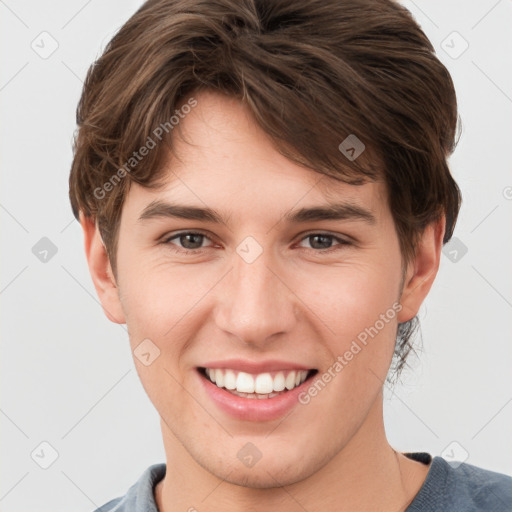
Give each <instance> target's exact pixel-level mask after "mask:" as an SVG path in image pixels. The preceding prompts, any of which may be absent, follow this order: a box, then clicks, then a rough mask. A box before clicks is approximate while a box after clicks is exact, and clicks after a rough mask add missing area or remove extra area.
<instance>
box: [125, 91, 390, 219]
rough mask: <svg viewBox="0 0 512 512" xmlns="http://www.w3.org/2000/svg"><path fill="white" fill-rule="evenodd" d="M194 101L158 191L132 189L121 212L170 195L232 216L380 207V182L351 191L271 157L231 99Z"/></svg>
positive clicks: (272, 149) (264, 137)
mask: <svg viewBox="0 0 512 512" xmlns="http://www.w3.org/2000/svg"><path fill="white" fill-rule="evenodd" d="M195 98H196V100H197V106H196V107H195V108H194V109H193V110H191V111H190V113H188V114H187V115H186V116H184V117H183V118H182V119H181V120H180V123H179V125H178V126H177V127H176V130H175V131H174V132H173V149H172V152H168V153H167V158H166V162H165V175H166V176H165V179H164V181H163V185H162V186H161V187H160V188H157V189H148V188H144V187H141V186H140V185H137V184H133V183H132V185H131V187H130V191H129V193H128V197H127V199H126V202H125V206H126V203H129V204H130V207H131V206H133V205H134V206H136V207H137V208H138V209H139V210H141V209H143V208H144V207H145V206H147V204H148V203H149V202H151V201H154V200H155V199H156V198H165V197H167V198H169V197H172V198H173V199H179V200H180V201H181V202H182V203H184V202H186V203H191V204H195V205H201V204H202V205H203V206H204V205H208V206H212V207H213V206H214V207H215V208H216V209H217V207H218V208H222V207H224V208H225V211H228V210H229V211H235V210H236V211H237V212H239V213H241V212H242V210H247V211H248V212H250V210H251V209H252V210H253V211H254V208H255V207H259V208H261V209H262V210H265V211H267V212H270V211H274V212H282V211H283V210H287V209H290V208H292V207H294V206H296V207H298V206H308V205H313V204H315V205H316V204H319V203H323V204H325V203H326V202H338V201H339V200H340V199H343V200H344V201H349V202H351V203H353V204H361V205H362V204H364V205H365V206H366V208H367V209H370V210H371V211H373V212H375V213H376V214H377V213H378V211H379V210H380V209H381V208H382V207H385V203H386V200H385V197H386V194H385V187H384V184H383V183H382V182H368V183H365V184H363V185H351V184H348V183H344V182H342V181H340V180H337V179H334V178H332V177H330V176H327V175H325V174H322V173H320V172H316V171H315V170H313V169H310V168H306V167H303V166H301V165H299V164H297V163H296V162H293V161H291V160H290V159H288V158H286V157H285V156H283V155H282V154H281V153H280V152H279V151H278V149H277V147H276V145H275V143H274V142H273V140H272V139H271V138H270V137H269V136H268V134H266V133H265V132H264V131H263V130H262V129H261V128H260V127H259V126H258V124H257V123H256V122H255V120H254V119H253V117H252V115H251V114H250V112H249V111H248V109H247V108H246V107H245V106H244V105H242V104H241V103H240V102H239V101H238V100H236V99H234V98H229V97H226V96H224V95H220V94H216V93H213V92H210V91H204V92H201V93H199V94H197V95H196V96H195ZM343 158H344V156H343V155H342V154H341V152H340V161H341V160H342V159H343Z"/></svg>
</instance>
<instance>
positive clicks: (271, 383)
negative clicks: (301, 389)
mask: <svg viewBox="0 0 512 512" xmlns="http://www.w3.org/2000/svg"><path fill="white" fill-rule="evenodd" d="M198 371H199V373H200V374H201V376H202V377H203V378H205V379H207V380H209V381H210V382H211V383H213V384H215V385H216V386H217V387H219V388H222V389H224V390H226V391H228V392H229V393H231V394H233V395H236V396H239V397H242V398H255V399H266V398H274V397H277V396H280V395H283V394H285V393H287V392H288V391H291V390H292V389H294V388H296V387H298V386H300V385H301V384H303V383H304V382H306V381H307V380H309V379H311V378H312V377H313V376H314V375H315V374H316V373H318V370H316V369H311V370H281V371H274V372H264V373H258V374H251V373H246V372H241V371H238V370H231V369H227V368H222V369H221V368H202V367H199V368H198Z"/></svg>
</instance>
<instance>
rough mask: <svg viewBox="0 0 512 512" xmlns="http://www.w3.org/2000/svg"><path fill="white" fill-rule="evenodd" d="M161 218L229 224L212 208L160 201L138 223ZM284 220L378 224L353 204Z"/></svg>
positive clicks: (300, 212)
mask: <svg viewBox="0 0 512 512" xmlns="http://www.w3.org/2000/svg"><path fill="white" fill-rule="evenodd" d="M161 217H164V218H166V217H170V218H178V219H186V220H198V221H204V222H212V223H215V224H226V225H227V224H228V223H227V221H226V219H224V218H223V216H222V215H221V214H220V213H219V212H217V211H216V210H213V209H211V208H201V207H197V206H186V205H180V204H171V203H168V202H164V201H159V200H155V201H152V202H151V203H150V204H149V205H148V206H146V208H144V210H143V211H142V213H141V214H140V216H139V219H138V222H141V221H145V220H149V219H154V218H161ZM283 218H284V220H285V221H286V222H288V223H290V224H299V223H306V222H318V221H323V220H360V221H363V222H366V223H368V224H372V225H374V224H376V222H377V220H376V218H375V216H374V215H373V213H371V212H370V211H369V210H366V209H365V208H363V207H362V206H359V205H357V204H353V203H336V204H328V205H326V206H315V207H310V208H301V209H300V210H293V211H290V212H288V213H286V214H285V215H284V216H283Z"/></svg>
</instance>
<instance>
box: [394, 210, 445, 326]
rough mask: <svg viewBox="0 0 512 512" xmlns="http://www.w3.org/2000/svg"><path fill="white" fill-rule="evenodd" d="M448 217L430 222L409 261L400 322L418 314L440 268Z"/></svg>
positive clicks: (399, 316) (401, 301)
mask: <svg viewBox="0 0 512 512" xmlns="http://www.w3.org/2000/svg"><path fill="white" fill-rule="evenodd" d="M445 227H446V219H445V217H444V216H442V217H441V218H440V219H439V220H438V221H435V222H432V223H431V224H429V225H428V226H427V227H426V228H425V230H424V231H423V233H422V235H421V237H420V240H419V242H418V246H417V248H416V254H415V256H414V258H413V259H412V261H410V262H409V265H408V268H407V272H406V277H405V282H404V287H403V290H402V295H401V299H400V303H401V305H402V310H401V311H400V313H399V315H398V322H399V323H403V322H407V321H409V320H411V319H412V318H413V317H415V316H416V315H417V314H418V311H419V309H420V306H421V304H422V303H423V301H424V300H425V298H426V296H427V294H428V292H429V291H430V288H431V287H432V284H433V283H434V279H435V277H436V275H437V271H438V269H439V263H440V260H441V249H442V248H443V237H444V231H445Z"/></svg>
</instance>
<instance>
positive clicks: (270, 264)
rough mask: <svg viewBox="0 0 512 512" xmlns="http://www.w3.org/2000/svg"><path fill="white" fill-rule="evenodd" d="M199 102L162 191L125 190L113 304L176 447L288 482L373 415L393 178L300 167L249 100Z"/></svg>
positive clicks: (380, 366) (389, 335)
mask: <svg viewBox="0 0 512 512" xmlns="http://www.w3.org/2000/svg"><path fill="white" fill-rule="evenodd" d="M196 98H197V102H198V104H197V106H196V108H195V109H193V110H192V111H191V112H190V113H189V114H188V115H187V116H186V117H185V118H184V119H183V120H182V121H181V124H180V128H181V130H182V133H183V136H184V138H186V140H187V141H188V142H187V143H186V142H184V141H183V140H182V139H181V138H179V137H176V138H175V141H174V143H175V147H176V156H173V157H170V158H169V161H168V164H167V165H168V167H167V170H168V181H167V183H166V184H165V186H163V187H162V188H161V189H159V190H149V189H146V188H142V187H140V186H138V185H136V184H133V185H132V186H131V189H130V191H129V194H128V196H127V198H126V201H125V203H124V206H123V210H122V217H121V224H120V228H119V239H118V240H119V241H118V260H117V288H116V297H115V298H111V299H106V298H105V299H104V301H103V302H104V305H105V304H106V303H107V302H109V301H111V302H110V305H109V307H111V309H115V308H116V306H113V305H112V301H116V300H117V301H119V304H118V310H119V312H120V313H119V315H118V316H117V318H116V319H115V320H116V321H122V322H126V324H127V326H128V331H129V336H130V343H131V348H132V350H133V351H134V353H135V354H136V357H135V358H134V360H135V364H136V367H137V371H138V373H139V376H140V379H141V381H142V384H143V386H144V388H145V390H146V392H147V394H148V396H149V398H150V400H151V401H152V403H153V404H154V406H155V407H156V409H157V411H158V413H159V414H160V416H161V418H162V431H163V435H164V443H165V445H166V449H167V448H169V447H171V448H172V447H173V446H175V447H176V449H178V448H177V447H178V446H180V449H184V450H185V451H186V453H188V455H189V456H190V458H191V460H193V461H194V463H197V464H199V466H200V467H202V468H203V469H204V470H206V471H208V472H209V473H211V474H213V475H215V476H217V477H219V478H222V479H226V480H227V481H229V482H233V483H237V484H240V485H246V486H252V487H267V486H268V487H272V486H275V484H276V480H277V481H279V482H280V483H281V485H286V484H290V483H293V482H297V481H300V480H302V479H304V478H306V477H308V476H310V475H311V474H313V473H315V472H316V471H318V470H319V469H320V468H322V467H323V466H325V465H326V464H328V463H329V462H330V461H331V459H333V457H336V456H338V455H339V454H340V453H342V452H343V451H344V450H347V449H348V447H349V446H350V443H351V442H353V440H354V439H355V438H356V435H357V433H358V431H360V430H361V429H362V428H363V427H365V428H367V427H368V425H369V424H370V423H371V422H372V421H374V419H373V418H374V415H373V414H372V411H375V410H376V409H378V408H379V407H380V405H379V404H380V403H381V389H382V382H383V381H384V380H385V377H386V374H387V371H388V368H389V365H390V362H391V357H392V353H393V349H394V343H395V333H396V328H397V323H398V321H405V320H407V318H404V316H403V315H404V310H403V308H402V306H400V305H399V304H398V302H399V301H400V298H401V297H400V292H401V283H402V277H403V275H402V263H401V255H400V249H399V242H398V238H397V234H396V231H395V227H394V223H393V219H392V216H391V213H390V211H389V208H388V205H387V200H386V190H385V186H384V184H382V183H368V184H365V185H362V186H352V185H348V184H343V183H341V182H338V181H335V180H333V179H332V178H329V177H326V176H323V175H321V174H319V173H315V172H313V171H312V170H309V169H305V168H302V167H299V166H298V165H296V164H294V163H292V162H291V161H289V160H287V159H286V158H285V157H283V156H282V155H280V154H279V153H278V152H277V150H276V149H275V148H274V147H273V145H272V143H271V141H270V140H269V138H268V137H267V136H266V135H265V134H264V133H263V132H262V131H261V130H260V129H259V128H258V127H257V125H256V124H255V122H254V121H253V120H252V119H251V117H250V116H249V114H248V113H247V111H246V110H245V109H244V107H242V106H241V104H239V103H238V102H237V101H235V100H233V99H226V98H224V97H221V96H217V95H215V94H213V93H201V94H200V95H197V96H196ZM343 158H344V156H343V155H342V154H341V153H340V163H342V159H343ZM333 205H336V207H335V208H334V207H333ZM178 206H179V207H178ZM329 207H333V208H331V210H330V212H331V213H330V215H326V214H325V211H324V213H323V215H322V214H321V212H320V210H319V209H327V208H329ZM199 210H209V215H206V214H205V213H204V212H202V214H201V212H199ZM306 210H312V211H311V212H309V214H306ZM212 212H213V213H212ZM332 212H335V214H333V213H332ZM171 214H172V215H171ZM214 214H215V215H217V216H218V217H219V219H216V218H215V215H214ZM187 217H188V218H187ZM106 309H108V308H106ZM401 309H402V311H401V312H400V310H401ZM410 316H412V315H410ZM144 340H145V341H144ZM141 343H142V345H141ZM137 354H138V356H137ZM148 354H149V355H148ZM212 380H215V381H216V383H215V384H214V383H213V382H212ZM226 388H232V389H231V390H230V389H226ZM233 388H234V389H233ZM251 390H252V392H251ZM370 427H371V425H370ZM370 427H368V428H367V430H368V431H371V428H370ZM168 455H169V454H168ZM260 460H261V461H264V463H259V461H260Z"/></svg>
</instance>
